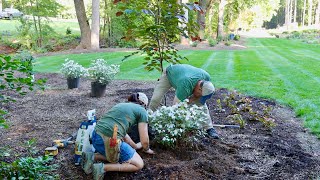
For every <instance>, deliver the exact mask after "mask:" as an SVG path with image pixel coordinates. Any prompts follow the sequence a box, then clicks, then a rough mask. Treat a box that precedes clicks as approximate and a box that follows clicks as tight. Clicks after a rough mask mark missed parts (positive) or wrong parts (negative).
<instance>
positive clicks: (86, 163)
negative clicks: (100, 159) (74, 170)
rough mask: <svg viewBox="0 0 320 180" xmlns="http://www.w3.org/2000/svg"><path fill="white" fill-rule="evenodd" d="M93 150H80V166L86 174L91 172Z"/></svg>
mask: <svg viewBox="0 0 320 180" xmlns="http://www.w3.org/2000/svg"><path fill="white" fill-rule="evenodd" d="M93 155H94V154H93V152H82V156H81V167H82V169H83V170H84V172H85V173H86V174H90V173H92V165H93Z"/></svg>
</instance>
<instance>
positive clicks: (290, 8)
mask: <svg viewBox="0 0 320 180" xmlns="http://www.w3.org/2000/svg"><path fill="white" fill-rule="evenodd" d="M292 4H293V0H290V4H289V24H291V23H292V9H293V8H292Z"/></svg>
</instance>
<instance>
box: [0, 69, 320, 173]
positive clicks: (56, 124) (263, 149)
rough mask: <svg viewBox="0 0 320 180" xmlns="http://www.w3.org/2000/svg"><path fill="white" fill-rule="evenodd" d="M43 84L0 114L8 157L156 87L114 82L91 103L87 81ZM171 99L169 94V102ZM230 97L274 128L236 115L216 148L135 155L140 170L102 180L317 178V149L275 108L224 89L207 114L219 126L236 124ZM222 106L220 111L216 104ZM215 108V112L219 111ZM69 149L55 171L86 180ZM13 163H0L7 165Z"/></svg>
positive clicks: (58, 79)
mask: <svg viewBox="0 0 320 180" xmlns="http://www.w3.org/2000/svg"><path fill="white" fill-rule="evenodd" d="M39 77H45V78H47V79H48V82H47V88H46V90H45V91H40V90H39V91H36V92H31V93H29V94H27V95H26V96H25V97H22V98H19V99H18V100H17V102H15V103H10V104H8V105H7V106H6V107H5V108H6V109H8V111H9V112H10V114H9V116H8V117H7V119H8V123H9V125H10V128H9V129H0V138H1V139H2V145H1V146H3V147H5V146H7V147H8V148H10V149H11V150H12V153H11V154H17V155H21V156H23V155H25V154H26V150H25V148H24V147H23V146H21V144H22V143H23V142H25V141H27V140H30V139H32V138H35V139H36V140H37V146H36V149H37V150H39V153H38V155H42V154H44V149H45V148H46V147H48V146H51V144H52V140H54V139H63V138H66V137H68V136H69V135H70V134H72V133H73V132H75V131H76V130H77V129H78V126H79V125H80V123H81V122H82V121H83V120H85V119H86V112H87V111H88V110H90V109H96V111H97V117H98V119H99V118H100V117H101V116H102V115H103V114H104V113H105V112H106V111H107V110H108V109H110V108H111V107H112V106H113V105H115V104H117V103H119V102H125V101H126V98H127V96H128V95H129V94H130V93H132V92H137V91H142V92H144V93H146V94H147V96H148V97H149V98H151V95H152V92H153V88H154V84H155V82H142V81H125V80H116V81H113V82H112V83H111V84H110V85H108V86H107V92H106V95H105V96H104V97H101V98H92V97H90V81H89V80H87V79H82V80H81V82H80V87H79V88H78V89H67V85H66V79H65V78H63V77H62V76H61V75H59V74H36V78H39ZM173 95H174V92H173V91H169V92H168V100H169V102H170V100H171V99H172V97H173ZM231 96H232V103H234V104H235V105H237V106H238V105H239V106H240V104H237V102H239V101H240V100H241V99H243V98H246V99H248V102H249V103H250V107H251V108H252V110H254V111H255V112H256V113H260V114H262V113H264V108H265V107H266V106H268V107H269V108H270V112H269V116H270V118H272V119H274V120H275V123H276V126H275V127H274V128H272V129H271V130H270V129H268V128H266V127H265V126H263V124H262V123H261V122H259V121H255V120H249V119H250V114H249V112H248V111H243V112H241V115H242V116H243V118H244V119H245V122H246V125H245V127H244V129H219V128H217V131H218V133H219V134H220V137H221V139H220V140H213V139H209V138H203V139H202V140H201V141H200V142H198V143H197V147H196V148H194V147H188V146H181V147H179V148H177V149H174V150H170V149H165V148H162V147H161V146H159V145H157V144H155V143H154V142H153V143H152V146H151V147H152V149H153V150H155V151H156V153H157V154H156V155H153V156H151V155H147V154H144V153H143V152H138V153H139V154H141V156H142V158H143V159H144V162H145V167H144V168H143V169H142V170H141V171H139V172H136V173H119V172H110V173H106V176H105V179H312V178H317V177H319V176H320V143H319V141H318V140H317V138H316V137H314V136H312V135H310V134H309V133H308V131H307V130H306V129H305V128H303V126H302V122H301V120H300V119H297V118H296V117H295V116H294V113H293V112H292V110H291V109H290V108H287V107H284V106H281V105H279V104H277V103H276V102H273V101H270V100H266V99H259V98H256V97H249V96H245V95H243V94H240V93H238V92H234V91H229V90H227V89H223V88H222V89H219V88H218V89H217V91H216V93H215V95H214V97H213V98H212V99H211V100H209V102H208V107H209V110H210V114H211V116H212V118H213V120H214V122H215V123H217V124H235V121H234V120H232V118H230V117H231V116H230V115H232V114H233V109H232V108H230V105H227V103H226V101H225V99H226V98H228V97H231ZM218 99H219V100H220V104H219V103H217V102H218V101H217V100H218ZM220 105H221V107H219V106H220ZM73 155H74V147H73V146H68V147H66V148H64V149H60V150H59V154H58V155H57V156H56V157H55V163H57V164H59V169H58V170H57V172H56V173H57V174H59V176H60V178H61V179H92V176H91V175H86V174H84V172H83V171H82V169H81V168H80V167H79V166H75V165H74V163H73ZM14 158H15V157H14V156H10V157H6V158H5V159H4V160H5V161H8V162H11V161H13V160H14Z"/></svg>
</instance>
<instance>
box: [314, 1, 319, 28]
mask: <svg viewBox="0 0 320 180" xmlns="http://www.w3.org/2000/svg"><path fill="white" fill-rule="evenodd" d="M315 24H316V25H317V26H318V27H319V28H320V0H318V8H317V10H316V17H315Z"/></svg>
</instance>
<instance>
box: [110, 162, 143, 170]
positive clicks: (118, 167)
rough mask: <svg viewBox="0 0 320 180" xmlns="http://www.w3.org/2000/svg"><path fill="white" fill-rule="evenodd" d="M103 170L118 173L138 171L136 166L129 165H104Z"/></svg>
mask: <svg viewBox="0 0 320 180" xmlns="http://www.w3.org/2000/svg"><path fill="white" fill-rule="evenodd" d="M104 170H105V171H106V172H107V171H118V172H136V171H138V170H140V168H138V167H137V166H135V165H133V164H130V163H123V164H104Z"/></svg>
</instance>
